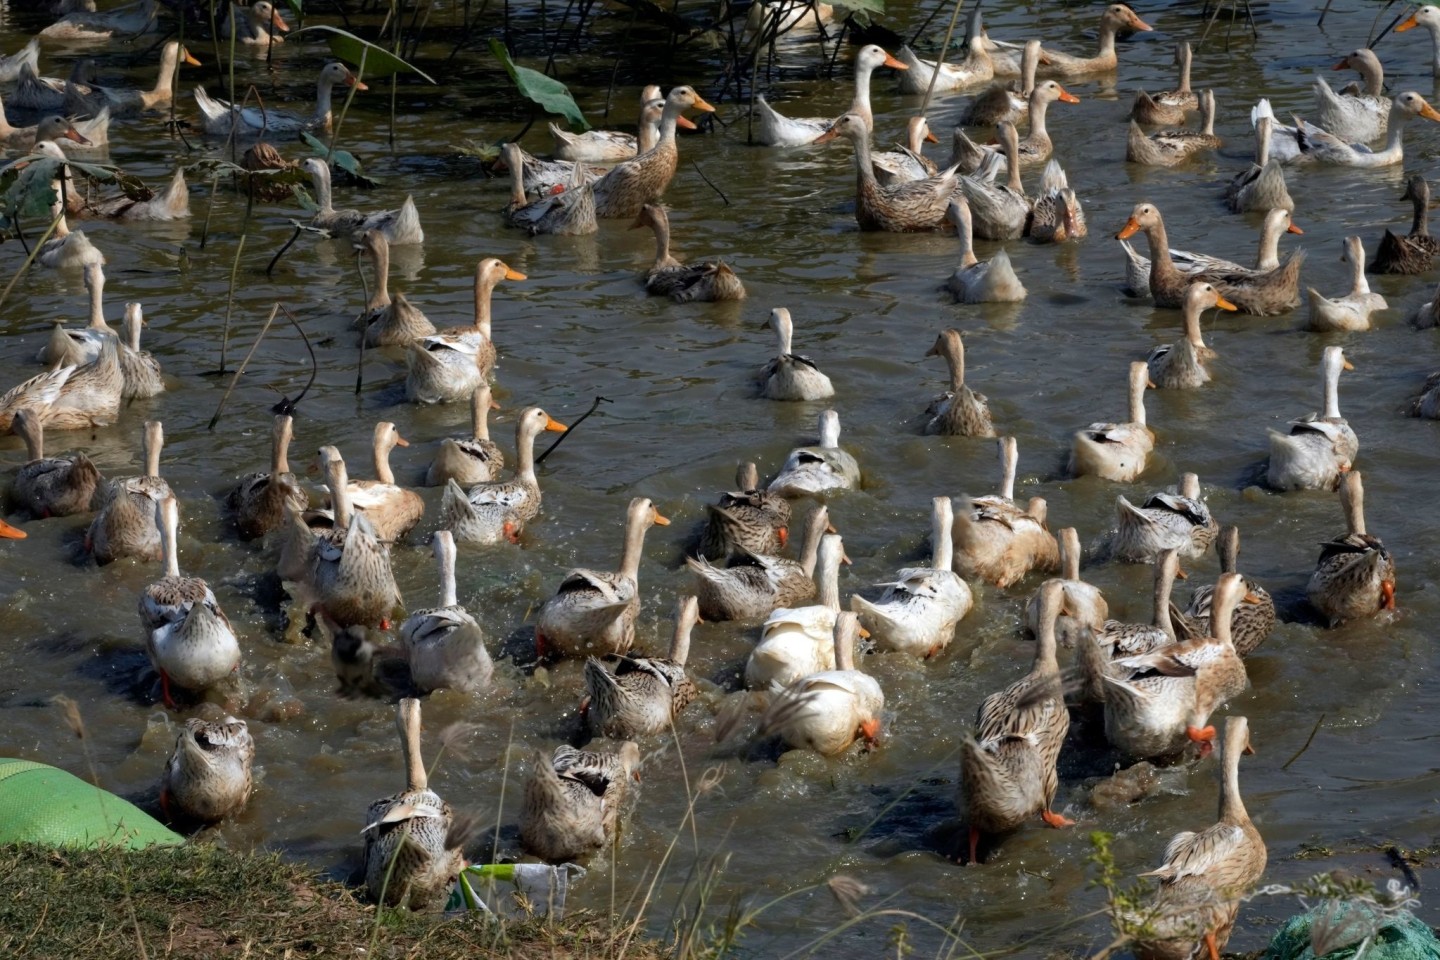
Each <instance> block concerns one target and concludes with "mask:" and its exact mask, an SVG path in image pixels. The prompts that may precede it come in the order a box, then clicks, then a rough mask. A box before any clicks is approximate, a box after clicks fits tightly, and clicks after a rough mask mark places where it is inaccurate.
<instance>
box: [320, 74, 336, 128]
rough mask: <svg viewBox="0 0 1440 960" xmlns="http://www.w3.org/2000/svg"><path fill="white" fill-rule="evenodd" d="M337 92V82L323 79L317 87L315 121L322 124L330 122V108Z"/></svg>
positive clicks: (326, 78) (327, 78)
mask: <svg viewBox="0 0 1440 960" xmlns="http://www.w3.org/2000/svg"><path fill="white" fill-rule="evenodd" d="M334 92H335V81H333V80H331V79H330V78H329V77H321V78H320V82H319V83H317V84H316V85H315V119H316V120H317V121H318V122H320V123H328V122H329V121H330V106H331V102H332V99H333V96H334Z"/></svg>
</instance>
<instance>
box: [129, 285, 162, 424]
mask: <svg viewBox="0 0 1440 960" xmlns="http://www.w3.org/2000/svg"><path fill="white" fill-rule="evenodd" d="M144 325H145V314H144V311H143V309H142V308H141V305H140V304H139V303H134V302H132V303H127V304H125V319H124V320H123V321H121V329H122V330H124V333H125V337H124V339H123V340H121V341H120V351H119V356H120V375H121V377H123V378H124V381H125V382H124V386H123V387H121V390H120V399H122V400H146V399H149V398H150V397H158V396H159V395H160V394H162V393H164V392H165V377H164V376H163V374H162V373H161V371H160V361H159V360H157V359H155V357H154V355H153V354H150V353H148V352H146V351H144V350H142V349H140V331H141V328H142V327H143V326H144Z"/></svg>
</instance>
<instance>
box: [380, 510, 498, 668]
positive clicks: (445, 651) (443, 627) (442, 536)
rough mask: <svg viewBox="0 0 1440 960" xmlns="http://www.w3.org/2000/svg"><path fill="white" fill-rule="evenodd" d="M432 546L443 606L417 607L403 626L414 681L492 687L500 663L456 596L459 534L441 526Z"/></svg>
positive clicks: (403, 639)
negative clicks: (491, 658) (492, 679)
mask: <svg viewBox="0 0 1440 960" xmlns="http://www.w3.org/2000/svg"><path fill="white" fill-rule="evenodd" d="M431 545H432V547H433V548H434V551H435V559H436V561H437V562H438V563H439V565H440V605H439V606H437V607H433V608H431V609H429V610H416V611H415V612H414V613H412V614H410V616H408V617H406V618H405V621H404V622H403V623H401V624H400V641H401V643H403V644H404V645H405V653H406V655H407V656H408V658H409V660H410V680H411V682H412V683H413V684H414V685H415V688H416V689H417V690H419V691H420V692H422V693H433V692H434V691H436V690H464V691H469V692H472V693H478V692H479V691H482V690H484V689H485V688H486V687H488V686H490V679H491V677H492V676H493V675H494V673H495V664H494V663H492V662H491V660H490V654H489V652H488V651H486V649H485V634H484V633H483V632H482V631H481V630H480V625H479V624H478V623H476V622H475V618H474V617H473V616H471V615H470V612H469V611H468V610H466V609H465V608H464V607H463V606H461V605H460V602H459V600H457V599H456V595H455V538H454V537H453V536H452V535H451V533H450V531H449V530H436V531H435V536H434V539H433V540H432V541H431Z"/></svg>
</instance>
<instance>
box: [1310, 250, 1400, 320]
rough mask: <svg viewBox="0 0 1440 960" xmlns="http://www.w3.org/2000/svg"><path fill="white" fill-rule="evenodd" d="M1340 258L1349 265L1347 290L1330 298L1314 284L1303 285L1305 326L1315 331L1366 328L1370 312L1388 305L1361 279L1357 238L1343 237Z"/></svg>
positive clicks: (1362, 253)
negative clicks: (1306, 303) (1306, 306)
mask: <svg viewBox="0 0 1440 960" xmlns="http://www.w3.org/2000/svg"><path fill="white" fill-rule="evenodd" d="M1340 259H1341V260H1342V261H1344V262H1345V263H1348V264H1350V292H1349V293H1347V294H1345V295H1344V296H1340V297H1336V298H1334V299H1333V300H1332V299H1330V298H1329V297H1326V296H1324V295H1323V294H1321V293H1320V291H1319V290H1316V289H1315V288H1314V287H1306V288H1305V293H1306V296H1308V297H1309V298H1310V313H1309V316H1308V317H1307V318H1306V326H1307V327H1308V328H1309V329H1311V330H1314V331H1316V332H1318V333H1329V332H1331V331H1335V330H1369V329H1370V315H1371V314H1372V313H1374V312H1375V311H1376V310H1384V309H1386V308H1387V307H1388V306H1389V304H1388V303H1386V302H1385V298H1384V297H1382V296H1381V295H1380V294H1378V293H1372V292H1371V291H1370V282H1369V281H1368V280H1366V279H1365V248H1364V246H1363V244H1362V243H1361V240H1360V238H1359V237H1346V238H1345V242H1344V253H1343V254H1342V256H1341V257H1340Z"/></svg>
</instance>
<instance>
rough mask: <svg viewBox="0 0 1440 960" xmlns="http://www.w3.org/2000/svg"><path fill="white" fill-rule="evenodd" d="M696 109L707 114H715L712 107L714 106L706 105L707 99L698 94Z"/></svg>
mask: <svg viewBox="0 0 1440 960" xmlns="http://www.w3.org/2000/svg"><path fill="white" fill-rule="evenodd" d="M694 107H695V109H696V110H704V111H705V112H706V113H714V112H715V108H714V107H712V106H710V104H708V103H706V102H705V98H704V97H702V96H700V94H698V93H697V94H695V103H694Z"/></svg>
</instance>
